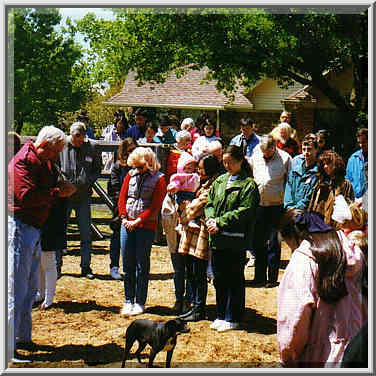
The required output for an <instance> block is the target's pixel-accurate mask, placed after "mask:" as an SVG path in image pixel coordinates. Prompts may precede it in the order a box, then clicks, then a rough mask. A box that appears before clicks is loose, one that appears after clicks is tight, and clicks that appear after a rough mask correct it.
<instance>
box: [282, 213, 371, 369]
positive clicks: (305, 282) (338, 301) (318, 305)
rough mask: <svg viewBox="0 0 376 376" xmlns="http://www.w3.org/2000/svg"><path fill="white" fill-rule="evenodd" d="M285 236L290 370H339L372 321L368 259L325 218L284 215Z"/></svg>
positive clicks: (285, 351) (285, 343) (286, 360)
mask: <svg viewBox="0 0 376 376" xmlns="http://www.w3.org/2000/svg"><path fill="white" fill-rule="evenodd" d="M279 230H280V234H281V235H282V237H283V239H284V240H285V242H286V243H287V245H288V246H289V247H290V248H291V250H293V254H292V256H291V260H290V262H289V264H288V266H287V268H286V270H285V273H284V274H283V277H282V280H281V283H280V286H279V289H278V314H277V339H278V347H279V353H280V358H281V361H282V363H283V364H284V365H285V366H287V367H315V368H318V367H336V366H339V364H340V362H341V360H342V357H343V353H344V351H345V348H346V346H347V345H348V344H349V342H350V341H351V339H352V338H353V337H354V336H355V335H356V334H357V332H358V331H359V329H360V328H361V327H362V326H363V324H364V323H365V322H366V320H367V316H368V313H367V296H366V295H365V294H364V289H362V286H364V283H363V281H362V280H363V279H364V278H366V275H365V273H364V270H365V268H366V259H365V256H364V254H363V253H362V251H361V249H360V248H359V247H358V246H356V245H355V244H354V243H352V242H350V241H349V240H348V239H347V237H346V236H345V235H344V233H343V232H342V231H335V230H333V229H332V227H330V226H329V225H327V224H326V223H325V222H324V221H323V218H322V216H321V215H320V214H317V213H308V212H304V211H302V210H298V209H292V210H289V211H288V212H287V213H285V214H284V216H283V217H282V220H281V222H280V226H279Z"/></svg>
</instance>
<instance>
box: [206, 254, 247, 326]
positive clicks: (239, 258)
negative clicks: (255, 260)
mask: <svg viewBox="0 0 376 376" xmlns="http://www.w3.org/2000/svg"><path fill="white" fill-rule="evenodd" d="M211 260H212V267H213V273H214V281H213V282H214V287H215V297H216V303H217V318H218V319H220V320H226V321H229V322H239V321H240V320H241V318H242V315H243V313H244V309H245V279H244V261H245V251H244V250H240V251H239V250H231V249H225V250H212V258H211Z"/></svg>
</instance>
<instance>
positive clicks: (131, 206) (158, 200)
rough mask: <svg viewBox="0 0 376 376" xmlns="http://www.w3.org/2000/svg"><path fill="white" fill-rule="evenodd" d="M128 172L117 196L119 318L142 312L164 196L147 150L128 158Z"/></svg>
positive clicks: (155, 165) (161, 177) (162, 181)
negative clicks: (121, 274)
mask: <svg viewBox="0 0 376 376" xmlns="http://www.w3.org/2000/svg"><path fill="white" fill-rule="evenodd" d="M127 163H128V165H129V166H130V167H132V169H131V170H130V171H129V172H128V174H127V176H126V177H125V178H124V181H123V185H122V187H121V191H120V196H119V203H118V206H119V215H120V217H121V220H122V226H121V230H120V246H121V254H122V257H123V270H124V275H125V277H124V293H125V302H124V306H123V309H122V311H121V314H122V315H138V314H141V313H143V312H144V309H145V308H144V307H145V302H146V298H147V291H148V284H149V270H150V251H151V247H152V244H153V240H154V236H155V231H156V229H157V218H158V213H159V211H160V209H161V207H162V202H163V199H164V197H165V195H166V181H165V177H164V175H163V174H162V173H161V172H159V169H160V167H161V166H160V164H159V162H158V161H157V159H156V156H155V154H154V152H153V151H152V150H151V148H144V147H138V148H136V149H135V150H134V151H133V152H132V153H131V154H130V155H129V157H128V161H127Z"/></svg>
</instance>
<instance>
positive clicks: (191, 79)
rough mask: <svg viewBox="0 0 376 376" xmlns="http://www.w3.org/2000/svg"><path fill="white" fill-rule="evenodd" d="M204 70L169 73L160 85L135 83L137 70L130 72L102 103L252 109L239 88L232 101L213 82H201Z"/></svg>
mask: <svg viewBox="0 0 376 376" xmlns="http://www.w3.org/2000/svg"><path fill="white" fill-rule="evenodd" d="M207 71H208V70H207V69H202V70H200V71H196V70H189V71H188V73H186V74H185V75H184V76H182V77H180V78H177V77H176V75H175V74H174V73H171V74H170V76H169V78H168V79H167V80H166V81H165V82H164V83H163V84H150V83H146V84H145V85H143V86H137V81H136V80H135V76H136V73H135V72H130V73H129V74H128V77H127V79H126V80H125V82H124V86H123V89H122V91H121V92H120V93H118V94H116V95H114V96H113V97H111V98H110V99H109V100H107V101H106V102H104V103H105V104H109V105H117V106H135V107H165V108H167V107H168V108H182V109H207V110H215V109H219V110H224V109H228V110H236V109H239V110H251V109H252V108H253V105H252V103H251V102H250V101H249V100H248V99H247V98H246V97H245V96H244V95H243V94H242V93H241V90H238V91H237V92H236V93H235V99H234V101H233V102H232V103H231V102H230V101H229V99H228V98H227V97H226V96H225V95H224V94H222V93H220V92H219V91H218V90H217V89H216V88H215V83H214V82H213V81H211V82H209V83H205V84H200V82H201V80H202V79H203V78H204V76H205V74H206V73H207Z"/></svg>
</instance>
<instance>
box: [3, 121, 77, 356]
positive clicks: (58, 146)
mask: <svg viewBox="0 0 376 376" xmlns="http://www.w3.org/2000/svg"><path fill="white" fill-rule="evenodd" d="M64 146H65V134H64V132H63V131H61V130H60V129H58V128H55V127H53V126H47V127H43V128H42V129H41V131H40V132H39V134H38V136H37V139H36V140H35V142H32V141H31V140H29V141H27V142H26V144H25V145H24V146H23V147H22V148H21V150H20V151H19V152H18V153H17V154H16V155H15V156H14V158H13V159H12V160H11V162H10V163H9V165H8V327H9V335H10V338H9V341H8V343H9V346H8V350H9V353H8V358H9V357H13V355H14V354H13V352H14V348H15V344H16V343H17V345H16V347H21V346H22V345H25V344H28V345H30V343H31V326H32V323H31V309H32V304H33V299H34V296H35V293H36V289H37V287H38V286H37V284H38V283H37V282H38V275H39V262H40V256H41V246H40V235H41V227H42V226H43V224H44V223H45V221H46V220H47V218H48V215H49V212H50V208H51V207H52V205H53V204H54V201H55V199H56V197H68V196H70V195H71V194H72V193H73V192H74V188H73V187H72V186H71V185H70V184H69V183H64V182H58V174H57V171H56V168H55V167H54V164H53V162H54V161H55V160H56V159H57V157H58V156H59V154H60V152H61V151H62V150H63V148H64ZM13 359H14V361H17V360H18V358H17V356H16V357H15V358H13Z"/></svg>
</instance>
